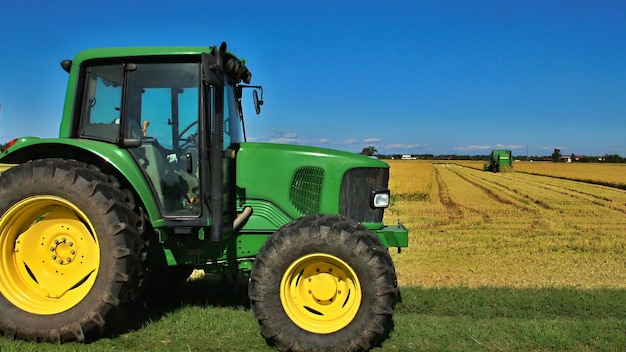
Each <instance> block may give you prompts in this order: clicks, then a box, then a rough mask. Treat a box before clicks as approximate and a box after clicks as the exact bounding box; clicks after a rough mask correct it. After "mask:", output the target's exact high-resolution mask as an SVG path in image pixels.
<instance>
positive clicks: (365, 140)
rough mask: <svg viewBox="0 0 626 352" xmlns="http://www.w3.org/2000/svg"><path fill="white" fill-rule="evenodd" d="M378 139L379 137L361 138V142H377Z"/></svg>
mask: <svg viewBox="0 0 626 352" xmlns="http://www.w3.org/2000/svg"><path fill="white" fill-rule="evenodd" d="M380 141H381V139H380V138H367V139H364V140H363V143H378V142H380Z"/></svg>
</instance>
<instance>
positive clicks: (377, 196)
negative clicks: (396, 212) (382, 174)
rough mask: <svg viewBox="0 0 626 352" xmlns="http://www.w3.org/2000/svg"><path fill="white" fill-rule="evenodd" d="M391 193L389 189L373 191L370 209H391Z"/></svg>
mask: <svg viewBox="0 0 626 352" xmlns="http://www.w3.org/2000/svg"><path fill="white" fill-rule="evenodd" d="M389 194H390V192H389V190H388V189H383V190H375V191H372V195H371V197H370V207H371V208H372V209H379V208H387V207H389V198H390V195H389Z"/></svg>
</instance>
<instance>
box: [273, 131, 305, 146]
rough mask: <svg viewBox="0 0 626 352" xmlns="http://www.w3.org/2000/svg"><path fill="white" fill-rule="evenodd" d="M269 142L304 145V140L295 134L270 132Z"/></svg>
mask: <svg viewBox="0 0 626 352" xmlns="http://www.w3.org/2000/svg"><path fill="white" fill-rule="evenodd" d="M269 142H270V143H280V144H304V140H302V139H300V138H298V135H297V134H295V133H285V132H284V131H275V132H272V138H271V139H270V140H269Z"/></svg>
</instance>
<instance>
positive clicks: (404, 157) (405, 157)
mask: <svg viewBox="0 0 626 352" xmlns="http://www.w3.org/2000/svg"><path fill="white" fill-rule="evenodd" d="M400 159H401V160H417V158H416V157H414V156H413V155H411V154H402V157H401V158H400Z"/></svg>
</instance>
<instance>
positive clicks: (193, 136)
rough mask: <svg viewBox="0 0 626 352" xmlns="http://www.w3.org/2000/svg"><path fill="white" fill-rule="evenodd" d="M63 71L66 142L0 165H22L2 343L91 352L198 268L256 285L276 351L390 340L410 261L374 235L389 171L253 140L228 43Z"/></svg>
mask: <svg viewBox="0 0 626 352" xmlns="http://www.w3.org/2000/svg"><path fill="white" fill-rule="evenodd" d="M61 66H62V67H63V69H65V70H66V71H67V72H68V73H69V83H68V86H67V94H66V98H65V105H64V110H63V119H62V122H61V126H60V132H59V137H58V138H36V137H23V138H19V139H17V140H14V141H12V142H11V143H10V144H11V145H10V147H9V148H8V149H7V150H6V151H4V152H3V153H2V154H0V163H2V164H14V165H15V166H14V167H12V168H10V169H9V170H7V171H5V172H3V173H2V174H1V175H0V216H1V217H0V334H3V335H4V336H6V337H8V338H19V339H25V340H30V341H51V342H63V341H85V339H86V336H92V335H95V336H96V337H97V336H98V334H99V333H101V332H102V331H103V330H104V329H105V327H106V324H107V321H110V319H111V317H112V316H113V314H111V313H112V312H113V311H119V312H122V311H123V310H119V309H117V308H120V307H123V306H125V304H127V303H131V302H135V301H137V300H138V299H139V297H140V295H141V293H142V291H145V290H146V289H147V287H150V288H151V287H169V286H168V285H170V284H175V283H177V282H184V280H185V279H186V278H187V277H188V276H189V274H190V273H191V271H192V270H194V269H201V270H204V271H205V272H207V273H213V274H216V275H221V274H223V273H225V274H228V273H242V274H244V275H246V276H247V277H248V284H247V285H248V295H249V299H250V307H251V311H252V312H253V313H254V316H255V318H256V319H257V320H258V322H259V324H260V330H261V332H262V335H263V336H264V337H265V339H266V341H268V343H270V344H272V345H274V346H276V347H277V348H279V349H281V350H318V349H321V350H324V349H336V350H360V349H368V348H370V347H372V346H374V345H376V344H377V343H380V342H381V341H382V340H384V338H385V337H386V336H387V335H388V333H389V331H390V329H391V326H392V314H393V312H394V308H395V305H396V303H397V301H398V299H399V291H398V286H397V281H396V273H395V268H394V265H393V262H392V259H391V256H390V254H389V248H390V247H397V248H398V250H400V248H402V247H406V246H408V230H407V229H406V228H405V227H404V226H403V225H402V224H401V223H399V222H398V224H397V225H395V224H394V225H389V226H386V225H384V224H383V213H384V210H385V208H386V207H388V205H389V201H390V192H389V190H388V188H387V184H388V178H389V167H388V165H387V164H385V163H383V162H381V161H379V160H373V159H371V158H367V157H365V156H361V155H357V154H352V153H347V152H340V151H334V150H328V149H321V148H313V147H304V146H291V145H278V144H265V143H253V142H246V136H245V129H244V119H243V114H242V104H241V99H242V91H244V90H251V91H252V97H253V101H254V104H255V110H256V112H257V114H258V113H259V112H260V107H261V104H262V103H263V100H262V98H263V89H262V87H261V86H250V85H249V84H250V80H251V73H250V72H249V71H248V69H247V67H246V66H245V64H244V63H243V62H242V61H241V60H240V59H238V58H237V57H236V56H234V55H233V54H232V53H231V52H229V51H227V50H226V44H225V43H223V44H222V45H221V46H220V47H219V48H217V47H210V48H209V47H150V48H117V49H113V48H112V49H92V50H86V51H82V52H80V53H79V54H78V55H77V56H76V57H75V59H74V60H65V61H63V62H62V63H61ZM259 96H260V97H259ZM156 282H158V283H160V284H164V286H163V285H161V286H159V285H155V286H151V285H154V283H156ZM168 293H169V290H168V289H162V291H158V292H157V293H156V294H160V295H163V296H164V297H167V295H168ZM152 294H155V293H154V292H152ZM90 339H91V337H90Z"/></svg>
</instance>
